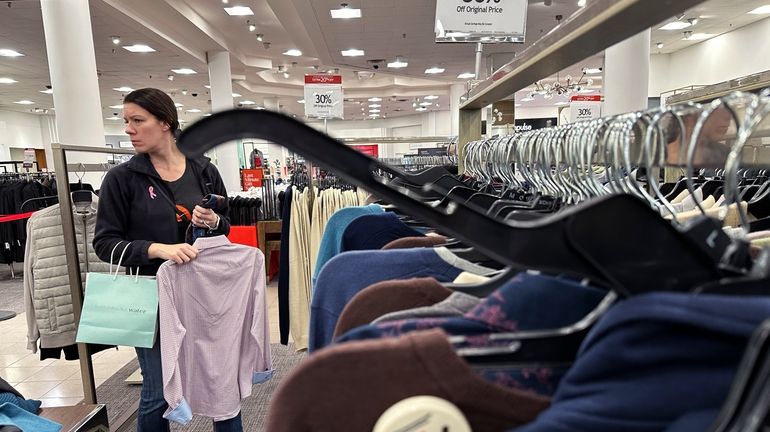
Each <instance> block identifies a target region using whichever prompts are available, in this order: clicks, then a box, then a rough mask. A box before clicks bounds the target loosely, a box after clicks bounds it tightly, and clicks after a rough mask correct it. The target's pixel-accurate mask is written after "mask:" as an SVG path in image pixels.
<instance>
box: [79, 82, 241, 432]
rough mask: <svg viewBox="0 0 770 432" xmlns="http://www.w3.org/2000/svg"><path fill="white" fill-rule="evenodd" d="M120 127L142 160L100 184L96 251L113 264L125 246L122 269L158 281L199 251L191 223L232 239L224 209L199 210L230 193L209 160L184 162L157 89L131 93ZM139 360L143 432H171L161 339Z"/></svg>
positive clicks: (225, 425)
mask: <svg viewBox="0 0 770 432" xmlns="http://www.w3.org/2000/svg"><path fill="white" fill-rule="evenodd" d="M123 119H124V121H125V122H126V134H128V136H129V137H130V138H131V143H132V144H133V146H134V149H135V150H136V152H137V154H136V155H135V156H134V157H132V158H131V160H129V161H128V162H126V163H123V164H121V165H119V166H117V167H115V168H113V169H111V170H110V171H109V172H108V173H107V176H106V177H105V178H104V181H103V182H102V185H101V190H100V192H99V211H98V216H97V220H96V232H95V236H94V249H95V251H96V253H97V255H98V256H99V258H101V259H102V260H104V261H109V260H110V255H111V253H112V251H113V249H114V248H115V247H116V246H117V250H116V251H115V255H116V256H119V254H121V253H122V252H123V247H124V246H123V245H125V244H127V241H128V242H130V244H129V245H128V247H127V248H126V251H125V255H124V256H123V264H124V265H125V266H126V267H129V266H130V267H138V268H139V273H140V274H142V275H151V276H154V275H155V274H156V273H157V271H158V267H160V265H161V264H162V263H163V262H164V261H166V260H173V261H174V262H176V263H178V264H182V263H185V262H189V261H190V260H193V259H195V257H196V256H197V254H198V250H197V249H196V248H195V247H193V246H192V245H189V244H187V243H185V232H186V230H187V227H188V226H189V224H190V223H192V224H193V225H195V226H198V227H202V228H203V227H206V228H208V229H209V232H210V234H212V235H218V234H225V235H226V234H228V233H229V232H230V223H229V221H228V220H227V217H226V215H227V210H226V209H225V210H224V211H222V213H221V214H217V213H215V212H213V211H212V210H210V209H205V208H203V207H200V206H198V205H197V203H200V202H201V199H202V198H203V196H204V195H206V194H209V193H213V194H218V195H222V196H227V191H226V189H225V186H224V184H223V183H222V178H221V177H220V175H219V172H218V171H217V169H216V167H214V165H212V164H211V163H210V161H209V159H208V158H205V157H204V158H200V159H195V160H193V159H187V158H186V157H185V156H184V155H183V154H182V153H181V152H180V151H179V149H178V148H177V146H176V139H175V137H176V135H177V133H178V132H179V120H178V119H177V110H176V107H175V106H174V101H172V100H171V98H170V97H169V96H168V95H167V94H166V93H164V92H163V91H161V90H158V89H153V88H145V89H140V90H135V91H133V92H131V93H129V94H128V95H127V96H126V97H125V99H124V100H123ZM190 209H192V211H190ZM121 241H122V242H123V243H122V244H121V245H118V243H120V242H121ZM116 260H117V258H116ZM136 352H137V357H138V358H139V366H140V367H141V369H142V376H143V383H142V396H141V402H140V405H139V416H138V417H139V418H138V430H139V431H140V432H142V431H147V432H158V431H168V430H169V423H168V420H166V419H165V418H163V414H164V412H165V411H166V409H167V408H168V405H167V404H166V401H165V399H164V398H163V377H162V373H161V371H162V368H161V356H160V341H159V338H156V341H155V346H154V347H152V348H151V349H147V348H136ZM214 430H215V431H218V432H229V431H241V430H242V426H241V416H240V414H238V416H237V417H235V418H232V419H230V420H226V421H222V422H215V423H214Z"/></svg>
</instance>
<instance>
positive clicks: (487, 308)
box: [334, 273, 607, 395]
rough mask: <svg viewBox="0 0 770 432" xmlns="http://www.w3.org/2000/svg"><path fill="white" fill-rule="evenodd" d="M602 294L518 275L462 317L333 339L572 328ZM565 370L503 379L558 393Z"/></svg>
mask: <svg viewBox="0 0 770 432" xmlns="http://www.w3.org/2000/svg"><path fill="white" fill-rule="evenodd" d="M606 294H607V291H606V290H602V289H598V288H594V287H590V286H583V285H581V284H579V283H577V282H573V281H571V280H567V279H561V278H556V277H552V276H544V275H536V274H530V273H520V274H518V275H516V276H515V277H514V278H513V279H511V280H510V281H509V282H507V283H505V284H504V285H503V286H502V287H500V288H499V289H498V290H497V291H495V292H494V293H492V294H491V295H489V296H487V297H486V298H484V299H482V300H481V302H479V304H478V305H477V306H476V307H474V308H473V309H471V310H470V311H468V312H467V313H465V315H463V316H462V317H448V318H417V319H408V320H400V321H387V322H382V323H378V324H370V325H365V326H361V327H358V328H356V329H353V330H351V331H349V332H348V333H345V334H343V335H342V336H340V337H338V338H336V339H335V340H334V342H335V343H343V342H349V341H354V340H364V339H379V338H389V337H397V336H400V335H403V334H406V333H409V332H413V331H418V330H425V329H428V328H441V329H443V330H444V331H446V332H447V333H449V334H451V335H465V336H474V335H486V334H489V333H500V332H518V331H526V330H551V329H557V328H560V327H564V326H568V325H571V324H574V323H576V322H578V321H580V320H581V319H583V318H584V317H585V316H586V315H587V314H588V313H589V312H591V311H592V310H594V309H595V308H596V306H597V305H598V304H599V302H601V300H602V299H603V298H604V296H605V295H606ZM564 372H566V369H565V368H550V369H548V370H547V372H546V373H545V374H544V375H543V376H541V377H532V376H531V371H529V370H527V369H522V370H520V371H519V372H518V373H517V372H516V371H510V372H509V373H508V374H507V376H506V379H508V380H512V381H514V382H516V383H517V385H518V386H519V387H520V388H522V389H526V390H530V391H534V392H537V393H539V394H546V395H550V394H553V392H554V391H555V390H556V388H557V385H558V383H559V380H560V379H561V377H562V376H563V374H564Z"/></svg>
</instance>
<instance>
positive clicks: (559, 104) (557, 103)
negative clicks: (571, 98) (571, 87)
mask: <svg viewBox="0 0 770 432" xmlns="http://www.w3.org/2000/svg"><path fill="white" fill-rule="evenodd" d="M554 105H556V106H564V105H569V102H564V101H562V102H556V103H555V104H554Z"/></svg>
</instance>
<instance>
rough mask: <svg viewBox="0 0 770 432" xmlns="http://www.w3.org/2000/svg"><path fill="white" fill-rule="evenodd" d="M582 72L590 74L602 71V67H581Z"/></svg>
mask: <svg viewBox="0 0 770 432" xmlns="http://www.w3.org/2000/svg"><path fill="white" fill-rule="evenodd" d="M583 72H585V73H587V74H591V75H596V74H600V73H602V68H583Z"/></svg>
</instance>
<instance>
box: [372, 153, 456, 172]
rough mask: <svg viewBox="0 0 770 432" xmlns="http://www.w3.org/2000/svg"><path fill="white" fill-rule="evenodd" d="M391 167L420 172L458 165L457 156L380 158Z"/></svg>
mask: <svg viewBox="0 0 770 432" xmlns="http://www.w3.org/2000/svg"><path fill="white" fill-rule="evenodd" d="M379 159H380V160H381V161H382V162H385V163H386V164H388V165H391V166H397V167H400V168H404V169H405V170H407V171H418V170H421V169H424V168H430V167H434V166H446V165H457V156H412V155H405V156H403V157H400V158H379Z"/></svg>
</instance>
